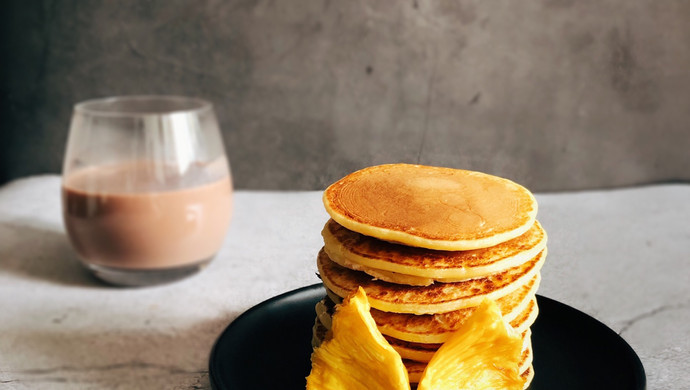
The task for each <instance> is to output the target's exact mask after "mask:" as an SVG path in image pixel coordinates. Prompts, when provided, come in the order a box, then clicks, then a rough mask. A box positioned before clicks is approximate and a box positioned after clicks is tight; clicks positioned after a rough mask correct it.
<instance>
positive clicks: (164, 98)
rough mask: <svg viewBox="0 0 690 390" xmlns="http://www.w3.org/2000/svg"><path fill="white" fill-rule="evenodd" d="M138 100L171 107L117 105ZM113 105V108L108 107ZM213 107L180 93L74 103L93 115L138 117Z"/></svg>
mask: <svg viewBox="0 0 690 390" xmlns="http://www.w3.org/2000/svg"><path fill="white" fill-rule="evenodd" d="M137 101H148V102H151V101H157V102H159V103H163V104H166V103H167V104H169V105H170V108H169V109H157V110H152V109H149V110H142V109H137V108H132V109H124V108H123V107H121V106H120V107H116V103H122V102H129V103H132V102H137ZM108 106H112V107H111V108H107V107H108ZM211 109H213V103H211V102H209V101H208V100H204V99H201V98H197V97H190V96H180V95H121V96H109V97H104V98H95V99H88V100H84V101H81V102H78V103H76V104H75V105H74V112H78V113H80V114H85V115H92V116H111V117H137V116H162V115H171V114H180V113H188V114H193V113H201V112H203V111H207V110H211Z"/></svg>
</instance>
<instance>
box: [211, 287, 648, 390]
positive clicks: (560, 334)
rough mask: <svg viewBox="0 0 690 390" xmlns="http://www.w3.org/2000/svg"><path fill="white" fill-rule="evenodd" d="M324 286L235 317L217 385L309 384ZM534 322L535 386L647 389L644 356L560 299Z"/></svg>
mask: <svg viewBox="0 0 690 390" xmlns="http://www.w3.org/2000/svg"><path fill="white" fill-rule="evenodd" d="M324 295H325V290H324V289H323V287H322V285H321V284H315V285H312V286H308V287H303V288H300V289H297V290H294V291H290V292H288V293H285V294H282V295H279V296H277V297H274V298H271V299H269V300H267V301H265V302H263V303H261V304H259V305H257V306H254V307H253V308H251V309H250V310H248V311H246V312H245V313H244V314H242V315H241V316H240V317H238V318H237V319H236V320H235V321H233V322H232V323H231V324H230V325H229V326H228V327H227V328H226V329H225V331H224V332H223V333H222V334H221V335H220V337H219V338H218V340H217V341H216V344H215V346H214V347H213V350H212V351H211V358H210V362H209V375H210V379H211V385H212V386H213V388H214V389H218V390H254V389H256V390H266V389H285V390H302V389H304V388H305V385H306V381H305V379H304V378H305V377H306V376H307V375H309V370H310V367H311V363H310V361H309V357H310V355H311V350H312V349H311V329H312V326H313V325H314V316H315V314H314V305H315V304H316V302H318V301H319V300H320V299H322V298H323V297H324ZM537 302H538V303H539V317H538V318H537V321H536V322H535V323H534V325H532V346H533V348H534V363H533V364H534V371H535V373H536V375H535V377H534V380H533V381H532V385H531V386H530V389H532V390H540V389H549V390H553V389H559V390H568V389H578V390H580V389H590V390H596V389H602V390H603V389H606V390H612V389H621V390H644V389H645V373H644V368H643V367H642V363H641V362H640V359H639V358H638V357H637V355H636V354H635V352H634V351H633V350H632V348H631V347H630V346H629V345H628V344H627V343H626V342H625V341H624V340H623V339H622V338H621V337H620V336H618V334H616V332H614V331H613V330H611V329H609V328H608V327H606V326H605V325H604V324H602V323H601V322H599V321H597V320H595V319H594V318H592V317H590V316H588V315H586V314H584V313H582V312H580V311H578V310H575V309H573V308H571V307H569V306H566V305H564V304H562V303H559V302H557V301H554V300H553V299H549V298H545V297H542V296H537Z"/></svg>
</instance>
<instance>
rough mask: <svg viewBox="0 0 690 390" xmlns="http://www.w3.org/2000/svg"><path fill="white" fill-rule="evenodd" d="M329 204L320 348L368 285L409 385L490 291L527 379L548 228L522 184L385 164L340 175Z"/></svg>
mask: <svg viewBox="0 0 690 390" xmlns="http://www.w3.org/2000/svg"><path fill="white" fill-rule="evenodd" d="M323 201H324V205H325V207H326V210H327V212H328V213H329V214H330V216H331V219H330V220H329V221H328V222H327V223H326V225H325V227H324V229H323V231H322V235H323V238H324V247H323V249H322V250H321V251H320V253H319V255H318V259H317V264H318V269H319V274H320V277H321V279H322V281H323V284H324V286H325V287H326V290H327V292H328V294H327V297H326V298H325V299H324V300H322V301H321V302H319V304H317V307H316V312H317V318H316V322H315V326H314V339H313V343H314V344H315V345H318V344H319V343H320V342H321V341H323V340H324V338H326V337H328V329H329V328H330V324H331V322H330V321H331V315H332V313H333V308H334V306H335V305H336V304H337V303H339V302H340V301H341V300H342V298H344V297H347V296H348V295H349V294H351V293H352V292H354V291H356V290H357V288H358V287H360V286H361V287H362V288H363V289H364V290H365V292H366V294H367V297H368V299H369V302H370V304H371V307H372V310H371V314H372V316H373V318H374V320H375V321H376V324H377V326H378V328H379V330H380V331H381V333H382V334H383V335H384V336H385V337H386V339H387V340H388V341H389V343H390V344H391V345H392V346H393V348H395V349H396V350H397V351H398V352H399V353H400V355H401V356H402V358H403V361H404V363H405V366H406V367H407V369H408V373H409V378H410V382H411V383H412V384H413V386H414V384H416V383H418V381H419V378H420V376H421V374H422V372H423V371H424V368H425V367H426V364H427V363H428V361H429V360H430V359H431V357H432V356H433V354H434V352H435V351H436V350H437V349H438V348H439V347H440V346H441V344H442V343H443V342H444V341H445V340H447V339H448V338H449V337H450V335H451V334H452V333H453V332H454V331H455V330H456V329H458V328H459V327H460V325H461V324H462V323H463V321H465V320H466V319H467V318H468V317H469V316H470V315H471V314H472V312H473V311H474V309H475V307H476V306H477V305H479V304H480V303H481V302H482V301H483V300H484V299H492V300H495V301H496V302H497V303H498V306H499V307H500V309H501V312H502V314H503V318H504V319H505V321H507V322H508V323H509V324H510V325H511V326H512V327H513V329H515V330H516V332H518V333H519V334H520V335H521V336H522V338H523V350H522V356H521V358H520V363H519V372H520V373H521V375H522V376H523V377H524V378H526V380H527V385H526V386H528V385H529V383H530V381H531V380H532V377H533V375H534V371H533V368H532V365H531V363H532V348H531V342H530V337H531V333H530V326H531V325H532V323H533V322H534V320H535V319H536V316H537V313H538V308H537V302H536V297H535V294H536V290H537V288H538V286H539V280H540V274H539V270H540V268H541V266H542V265H543V263H544V260H545V258H546V233H545V232H544V230H543V229H542V227H541V226H540V224H539V223H538V222H537V221H536V214H537V204H536V201H535V199H534V197H533V196H532V194H531V193H530V192H529V191H528V190H527V189H525V188H524V187H522V186H520V185H518V184H516V183H514V182H512V181H509V180H507V179H503V178H499V177H496V176H491V175H487V174H483V173H479V172H473V171H465V170H457V169H450V168H440V167H428V166H420V165H408V164H389V165H380V166H374V167H369V168H365V169H363V170H361V171H357V172H354V173H352V174H350V175H348V176H346V177H344V178H343V179H341V180H339V181H338V182H336V183H334V184H333V185H331V186H330V187H329V188H328V189H327V190H326V191H325V192H324V196H323Z"/></svg>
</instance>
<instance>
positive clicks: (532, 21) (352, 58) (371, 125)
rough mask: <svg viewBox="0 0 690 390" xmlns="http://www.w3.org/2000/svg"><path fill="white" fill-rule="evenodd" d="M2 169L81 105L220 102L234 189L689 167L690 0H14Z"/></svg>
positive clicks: (16, 171)
mask: <svg viewBox="0 0 690 390" xmlns="http://www.w3.org/2000/svg"><path fill="white" fill-rule="evenodd" d="M3 6H4V7H3V8H4V10H3V12H2V16H0V17H1V18H2V27H1V28H2V53H3V59H2V68H3V69H2V75H3V79H2V105H1V106H2V117H1V119H0V125H1V130H0V131H1V132H2V134H1V138H0V143H1V146H0V181H6V180H9V179H11V178H13V177H18V176H23V175H28V174H35V173H41V172H59V170H60V163H61V159H62V154H63V151H64V143H65V140H66V134H67V127H68V124H69V118H70V112H71V106H72V104H73V103H74V102H77V101H79V100H83V99H87V98H94V97H102V96H109V95H119V94H140V93H171V94H184V95H195V96H200V97H204V98H207V99H209V100H211V101H213V102H214V104H215V105H216V108H217V111H218V115H219V117H220V120H221V125H222V128H223V131H224V136H225V140H226V146H227V149H228V151H229V154H230V159H231V162H232V169H233V172H234V174H235V183H236V185H237V187H240V188H258V189H321V188H324V187H325V186H326V185H327V184H329V183H330V182H332V181H333V180H336V179H337V178H339V177H341V176H342V175H344V174H346V173H348V172H350V171H352V170H355V169H358V168H361V167H364V166H367V165H372V164H378V163H386V162H394V161H404V162H414V163H422V164H432V165H444V166H452V167H458V168H465V169H474V170H481V171H485V172H489V173H493V174H497V175H501V176H505V177H509V178H512V179H514V180H516V181H519V182H521V183H523V184H525V185H527V186H529V187H530V188H532V189H533V190H536V191H546V190H566V189H581V188H594V187H613V186H622V185H631V184H639V183H648V182H656V181H666V180H690V173H689V171H690V169H689V168H690V152H689V151H688V150H690V1H684V0H675V1H673V0H636V1H630V0H596V1H595V0H580V1H574V0H535V1H486V0H484V1H480V0H475V1H447V0H443V1H440V0H437V1H431V0H416V1H415V0H410V1H404V2H403V1H392V0H390V1H374V0H359V1H332V0H331V1H328V0H295V1H238V0H233V1H221V0H206V1H191V0H189V1H179V0H178V1H170V0H152V1H134V0H131V1H76V0H75V1H67V0H65V1H31V2H25V1H21V0H11V1H6V2H5V3H3Z"/></svg>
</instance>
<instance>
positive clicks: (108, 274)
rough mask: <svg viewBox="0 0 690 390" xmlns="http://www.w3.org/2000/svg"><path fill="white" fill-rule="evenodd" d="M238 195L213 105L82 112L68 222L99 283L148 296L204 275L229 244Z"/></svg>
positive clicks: (86, 108)
mask: <svg viewBox="0 0 690 390" xmlns="http://www.w3.org/2000/svg"><path fill="white" fill-rule="evenodd" d="M232 191H233V187H232V179H231V174H230V165H229V162H228V159H227V157H226V154H225V149H224V146H223V141H222V137H221V134H220V130H219V128H218V121H217V119H216V116H215V113H214V110H213V106H212V105H211V104H210V103H209V102H206V101H204V100H200V99H195V98H186V97H175V96H123V97H113V98H106V99H97V100H89V101H86V102H82V103H78V104H76V105H75V106H74V112H73V116H72V123H71V126H70V132H69V139H68V142H67V150H66V154H65V160H64V166H63V177H62V205H63V218H64V223H65V227H66V229H67V233H68V235H69V238H70V241H71V243H72V246H73V247H74V249H75V251H76V252H77V255H78V257H79V259H80V260H81V261H82V263H83V264H84V265H85V266H86V267H87V268H88V269H89V270H91V271H92V272H93V274H95V275H96V276H97V277H98V278H100V279H102V280H104V281H106V282H109V283H112V284H116V285H127V286H143V285H151V284H158V283H166V282H171V281H173V280H177V279H181V278H184V277H186V276H189V275H191V274H194V273H196V272H197V271H199V270H200V269H202V268H203V267H204V266H205V265H207V264H208V263H209V262H210V261H211V259H212V258H213V257H214V256H215V254H216V253H217V252H218V250H219V249H220V247H221V245H222V243H223V239H224V237H225V234H226V231H227V228H228V225H229V223H230V217H231V213H232Z"/></svg>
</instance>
